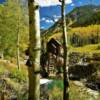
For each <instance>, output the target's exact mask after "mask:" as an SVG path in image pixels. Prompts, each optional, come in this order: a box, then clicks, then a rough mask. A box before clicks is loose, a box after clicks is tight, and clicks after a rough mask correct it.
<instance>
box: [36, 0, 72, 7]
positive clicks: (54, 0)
mask: <svg viewBox="0 0 100 100" xmlns="http://www.w3.org/2000/svg"><path fill="white" fill-rule="evenodd" d="M35 1H36V2H37V3H38V4H39V5H40V6H41V7H44V6H55V5H61V2H59V0H35ZM65 2H66V4H70V3H72V0H66V1H65Z"/></svg>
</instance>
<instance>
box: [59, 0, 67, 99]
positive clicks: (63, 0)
mask: <svg viewBox="0 0 100 100" xmlns="http://www.w3.org/2000/svg"><path fill="white" fill-rule="evenodd" d="M60 2H61V3H62V5H61V15H62V31H63V47H64V55H63V57H64V65H63V78H64V81H63V84H64V91H63V100H69V93H68V87H69V79H68V65H67V63H68V60H67V56H68V53H67V52H68V50H67V47H68V46H67V45H68V43H67V33H66V18H65V0H60Z"/></svg>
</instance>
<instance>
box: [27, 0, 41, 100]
mask: <svg viewBox="0 0 100 100" xmlns="http://www.w3.org/2000/svg"><path fill="white" fill-rule="evenodd" d="M28 7H29V36H30V44H29V57H30V62H31V66H30V67H28V71H29V98H28V100H39V99H40V47H41V42H40V21H39V19H40V18H39V6H38V5H36V3H35V1H34V0H28Z"/></svg>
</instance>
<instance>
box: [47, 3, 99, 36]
mask: <svg viewBox="0 0 100 100" xmlns="http://www.w3.org/2000/svg"><path fill="white" fill-rule="evenodd" d="M66 24H67V26H68V27H80V26H88V25H91V24H100V6H95V5H85V6H81V7H77V8H75V9H74V10H72V11H71V12H70V13H68V14H67V15H66ZM61 26H62V25H61V19H59V21H58V22H56V23H55V24H54V25H53V26H52V27H50V28H49V29H48V30H47V31H46V32H45V34H52V33H56V32H60V31H61Z"/></svg>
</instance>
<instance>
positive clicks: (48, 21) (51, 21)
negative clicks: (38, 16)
mask: <svg viewBox="0 0 100 100" xmlns="http://www.w3.org/2000/svg"><path fill="white" fill-rule="evenodd" d="M45 22H46V23H54V22H53V20H49V19H46V20H45Z"/></svg>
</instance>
